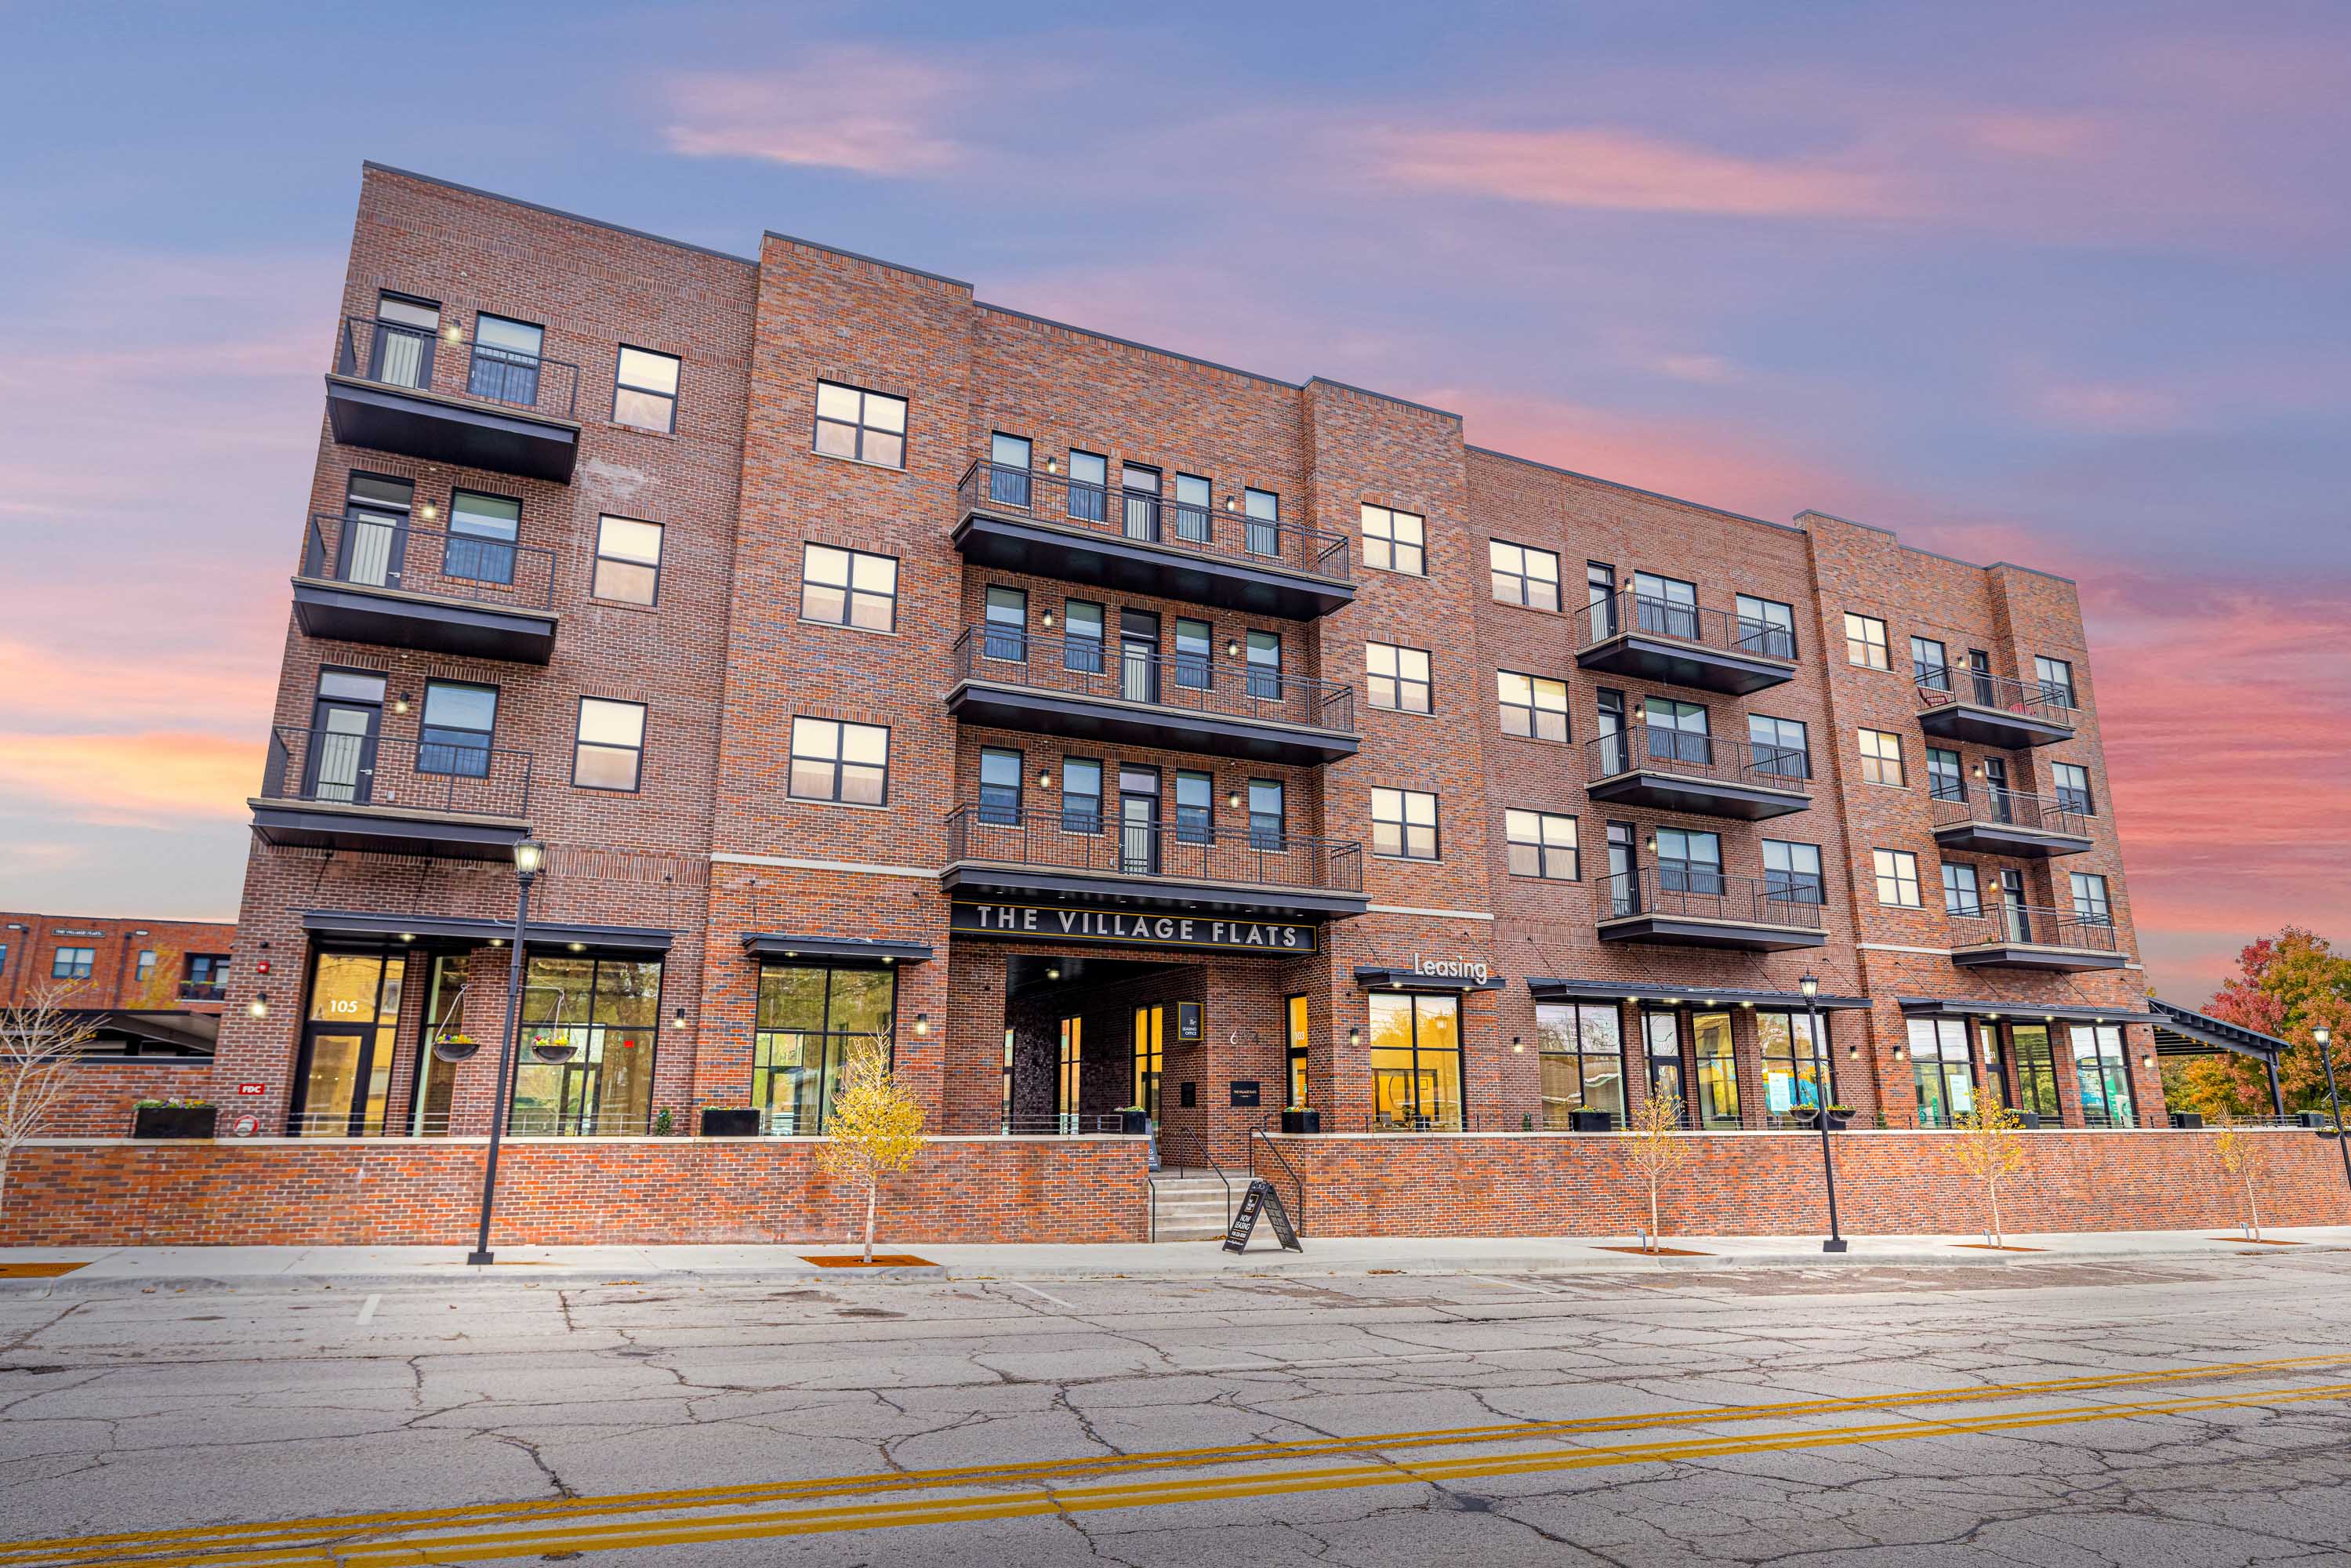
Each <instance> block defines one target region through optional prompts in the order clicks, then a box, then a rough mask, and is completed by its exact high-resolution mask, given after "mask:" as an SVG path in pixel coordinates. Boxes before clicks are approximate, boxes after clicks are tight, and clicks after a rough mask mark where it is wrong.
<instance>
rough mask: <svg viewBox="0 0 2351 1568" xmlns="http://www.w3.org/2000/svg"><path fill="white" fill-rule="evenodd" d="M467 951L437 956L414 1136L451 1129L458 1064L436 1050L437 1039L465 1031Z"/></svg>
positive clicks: (413, 1109)
mask: <svg viewBox="0 0 2351 1568" xmlns="http://www.w3.org/2000/svg"><path fill="white" fill-rule="evenodd" d="M470 956H471V955H470V954H465V953H443V954H440V955H437V956H435V957H434V960H433V982H432V986H431V988H430V989H429V990H427V991H426V993H425V997H424V1039H423V1043H422V1044H421V1045H420V1046H419V1047H418V1049H417V1052H416V1090H415V1093H414V1094H413V1096H412V1098H411V1101H410V1106H409V1114H408V1130H409V1132H410V1134H412V1135H413V1136H416V1137H420V1138H424V1137H438V1136H439V1135H441V1134H444V1133H446V1132H447V1131H448V1130H449V1101H450V1097H451V1096H452V1094H454V1093H455V1090H456V1087H457V1064H456V1063H455V1062H454V1061H442V1060H441V1059H440V1058H439V1057H437V1056H435V1055H434V1054H433V1046H434V1042H435V1041H436V1040H444V1039H446V1038H448V1037H451V1036H454V1035H459V1034H463V1033H464V1032H465V1019H464V1018H463V1017H462V1016H461V1015H462V1014H463V1012H464V1010H465V1009H464V1006H463V1004H464V1000H465V970H466V962H467V960H468V958H469V957H470Z"/></svg>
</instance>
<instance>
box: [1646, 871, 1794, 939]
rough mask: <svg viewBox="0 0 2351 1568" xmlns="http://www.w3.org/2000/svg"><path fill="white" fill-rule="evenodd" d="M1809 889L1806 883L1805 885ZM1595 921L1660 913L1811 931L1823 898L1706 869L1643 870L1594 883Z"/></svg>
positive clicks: (1684, 917)
mask: <svg viewBox="0 0 2351 1568" xmlns="http://www.w3.org/2000/svg"><path fill="white" fill-rule="evenodd" d="M1806 885H1809V884H1806ZM1600 887H1601V890H1602V891H1601V906H1600V918H1601V919H1603V920H1619V919H1623V918H1625V917H1626V916H1628V915H1668V916H1672V917H1675V918H1678V919H1685V920H1736V921H1745V922H1749V923H1751V924H1754V925H1793V926H1798V927H1801V928H1802V929H1805V930H1810V931H1817V930H1819V929H1821V926H1822V919H1823V916H1822V912H1823V910H1824V909H1825V908H1826V907H1827V904H1826V901H1825V898H1818V899H1815V898H1803V897H1800V896H1797V893H1798V891H1799V890H1798V888H1797V887H1796V886H1795V885H1793V884H1788V883H1771V882H1768V881H1759V880H1758V879H1756V878H1754V877H1748V876H1725V875H1723V874H1722V873H1720V872H1719V871H1715V870H1713V869H1711V868H1710V867H1706V866H1694V865H1693V866H1684V865H1681V864H1680V863H1679V862H1674V863H1673V864H1670V865H1667V866H1643V867H1642V868H1641V869H1640V870H1639V871H1637V872H1618V873H1614V875H1611V876H1605V877H1603V878H1601V879H1600Z"/></svg>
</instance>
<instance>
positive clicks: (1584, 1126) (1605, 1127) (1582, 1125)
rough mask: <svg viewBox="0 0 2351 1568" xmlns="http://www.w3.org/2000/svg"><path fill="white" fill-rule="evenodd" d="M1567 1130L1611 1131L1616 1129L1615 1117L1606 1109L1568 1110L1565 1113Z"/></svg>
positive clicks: (1585, 1131)
mask: <svg viewBox="0 0 2351 1568" xmlns="http://www.w3.org/2000/svg"><path fill="white" fill-rule="evenodd" d="M1567 1130H1568V1131H1569V1132H1571V1133H1613V1132H1614V1131H1615V1130H1616V1117H1615V1115H1614V1113H1612V1112H1608V1111H1570V1112H1569V1113H1567Z"/></svg>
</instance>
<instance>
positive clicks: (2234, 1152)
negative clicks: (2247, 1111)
mask: <svg viewBox="0 0 2351 1568" xmlns="http://www.w3.org/2000/svg"><path fill="white" fill-rule="evenodd" d="M2212 1163H2213V1164H2215V1165H2217V1166H2220V1168H2221V1169H2222V1170H2223V1171H2225V1172H2227V1173H2228V1174H2229V1175H2230V1176H2234V1177H2236V1178H2237V1182H2238V1185H2239V1186H2241V1187H2243V1189H2244V1193H2245V1233H2246V1234H2247V1235H2249V1236H2251V1237H2252V1239H2254V1240H2256V1241H2259V1240H2260V1239H2262V1200H2261V1197H2260V1195H2259V1194H2258V1193H2257V1192H2256V1191H2255V1190H2254V1188H2255V1185H2256V1184H2257V1183H2258V1182H2259V1181H2260V1180H2261V1178H2262V1176H2266V1175H2267V1174H2268V1172H2269V1163H2270V1149H2269V1145H2268V1143H2267V1142H2266V1141H2264V1140H2263V1139H2262V1135H2261V1134H2258V1133H2255V1132H2252V1131H2251V1130H2250V1129H2248V1128H2245V1127H2241V1126H2239V1125H2238V1124H2237V1120H2236V1118H2235V1117H2233V1116H2231V1115H2229V1114H2228V1113H2225V1112H2224V1113H2222V1114H2221V1117H2220V1135H2219V1136H2217V1137H2215V1138H2214V1139H2213V1140H2212Z"/></svg>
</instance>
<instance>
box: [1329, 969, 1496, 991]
mask: <svg viewBox="0 0 2351 1568" xmlns="http://www.w3.org/2000/svg"><path fill="white" fill-rule="evenodd" d="M1355 984H1356V985H1358V986H1361V987H1362V988H1364V989H1365V990H1367V991H1499V990H1502V989H1504V988H1507V987H1508V986H1509V985H1510V981H1508V980H1506V979H1504V978H1502V977H1501V976H1499V975H1489V974H1487V973H1486V972H1485V969H1484V967H1483V966H1478V967H1468V966H1461V967H1459V972H1458V973H1453V974H1446V973H1440V972H1438V971H1437V969H1436V968H1435V967H1422V968H1416V969H1405V968H1395V967H1384V966H1380V965H1374V964H1358V965H1356V966H1355Z"/></svg>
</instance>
